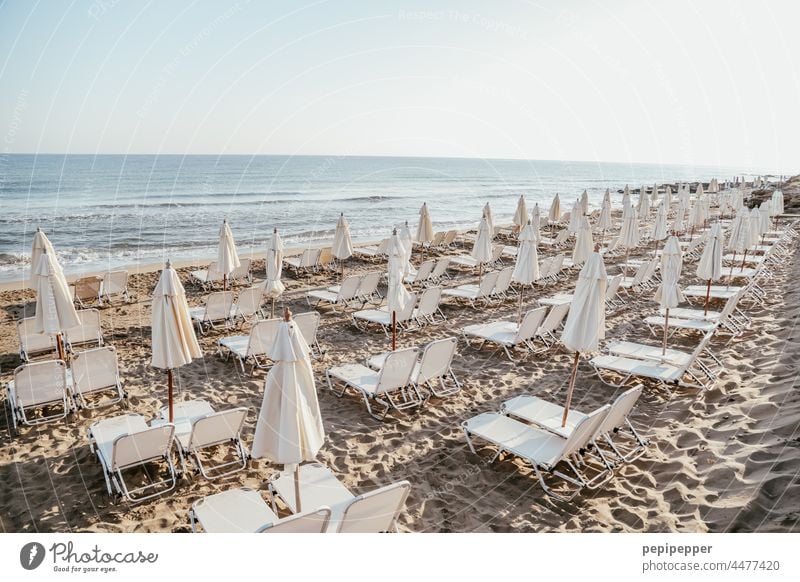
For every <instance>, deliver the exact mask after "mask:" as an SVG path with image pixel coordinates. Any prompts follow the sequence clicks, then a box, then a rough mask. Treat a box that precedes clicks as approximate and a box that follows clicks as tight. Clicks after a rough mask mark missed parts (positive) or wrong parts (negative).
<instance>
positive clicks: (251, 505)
mask: <svg viewBox="0 0 800 582" xmlns="http://www.w3.org/2000/svg"><path fill="white" fill-rule="evenodd" d="M330 516H331V510H330V509H328V508H327V507H320V508H319V509H315V510H314V511H310V512H305V513H300V514H298V515H292V516H289V517H285V518H283V519H280V518H278V516H277V514H276V513H275V512H274V511H273V510H272V509H271V508H270V506H269V505H268V504H267V502H266V501H264V500H263V499H262V498H261V495H259V493H258V491H255V490H253V489H250V488H247V487H242V488H239V489H229V490H227V491H222V492H221V493H215V494H214V495H209V496H208V497H203V498H201V499H198V500H197V501H195V502H194V503H193V504H192V509H191V510H190V511H189V518H190V520H191V524H192V531H193V532H197V527H198V526H200V527H202V528H203V531H205V532H206V533H324V532H325V530H326V529H327V528H328V523H329V521H330Z"/></svg>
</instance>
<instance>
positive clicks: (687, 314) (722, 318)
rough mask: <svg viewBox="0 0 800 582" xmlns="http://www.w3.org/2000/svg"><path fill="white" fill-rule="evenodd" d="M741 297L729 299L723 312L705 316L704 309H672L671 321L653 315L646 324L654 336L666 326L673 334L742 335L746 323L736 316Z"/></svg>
mask: <svg viewBox="0 0 800 582" xmlns="http://www.w3.org/2000/svg"><path fill="white" fill-rule="evenodd" d="M740 297H741V292H740V293H737V294H736V295H734V296H733V297H731V298H730V299H728V300H727V301H726V302H725V307H724V308H723V309H722V311H709V312H708V314H705V312H704V310H703V309H670V310H669V320H667V319H666V317H665V316H664V315H652V316H650V317H646V318H645V319H644V323H645V324H646V325H647V327H649V328H650V331H651V332H652V333H653V334H654V335H656V334H662V333H663V330H664V324H666V325H667V326H668V327H669V328H671V329H672V330H673V331H672V332H671V333H675V331H677V330H683V331H696V332H700V333H708V332H715V331H717V330H719V329H724V330H726V331H727V332H729V333H730V334H731V335H741V334H742V333H743V332H744V329H745V328H746V323H745V322H743V321H741V320H739V319H738V318H736V316H735V315H734V310H735V309H736V305H737V303H738V302H739V298H740ZM676 312H677V313H676ZM681 314H682V315H681Z"/></svg>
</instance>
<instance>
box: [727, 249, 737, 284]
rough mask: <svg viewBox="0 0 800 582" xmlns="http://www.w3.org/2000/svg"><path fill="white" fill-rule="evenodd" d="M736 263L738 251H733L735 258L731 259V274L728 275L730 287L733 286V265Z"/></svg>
mask: <svg viewBox="0 0 800 582" xmlns="http://www.w3.org/2000/svg"><path fill="white" fill-rule="evenodd" d="M735 265H736V251H733V260H732V261H731V276H730V277H728V287H730V286H731V281H733V267H734V266H735Z"/></svg>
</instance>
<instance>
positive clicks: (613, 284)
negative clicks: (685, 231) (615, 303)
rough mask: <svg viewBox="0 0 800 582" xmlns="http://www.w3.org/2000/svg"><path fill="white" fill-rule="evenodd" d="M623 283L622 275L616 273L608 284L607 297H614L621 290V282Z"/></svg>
mask: <svg viewBox="0 0 800 582" xmlns="http://www.w3.org/2000/svg"><path fill="white" fill-rule="evenodd" d="M620 283H622V275H614V276H613V277H611V279H609V280H608V285H607V286H606V299H612V298H613V297H614V296H615V295H616V294H617V291H619V284H620Z"/></svg>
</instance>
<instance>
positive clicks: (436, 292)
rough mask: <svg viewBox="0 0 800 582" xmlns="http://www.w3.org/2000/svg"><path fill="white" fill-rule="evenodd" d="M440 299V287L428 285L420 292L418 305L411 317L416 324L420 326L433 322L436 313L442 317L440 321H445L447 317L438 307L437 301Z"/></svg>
mask: <svg viewBox="0 0 800 582" xmlns="http://www.w3.org/2000/svg"><path fill="white" fill-rule="evenodd" d="M441 300H442V288H441V287H428V288H427V289H425V291H423V292H422V295H420V298H419V305H418V306H417V307H416V309H414V312H413V314H412V317H413V318H414V319H415V320H416V321H417V324H418V325H419V326H420V327H422V326H424V325H427V324H431V325H433V324H435V323H436V316H437V314H438V315H439V317H441V318H442V321H447V318H446V317H445V316H444V313H442V310H441V309H440V308H439V303H440V302H441Z"/></svg>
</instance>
